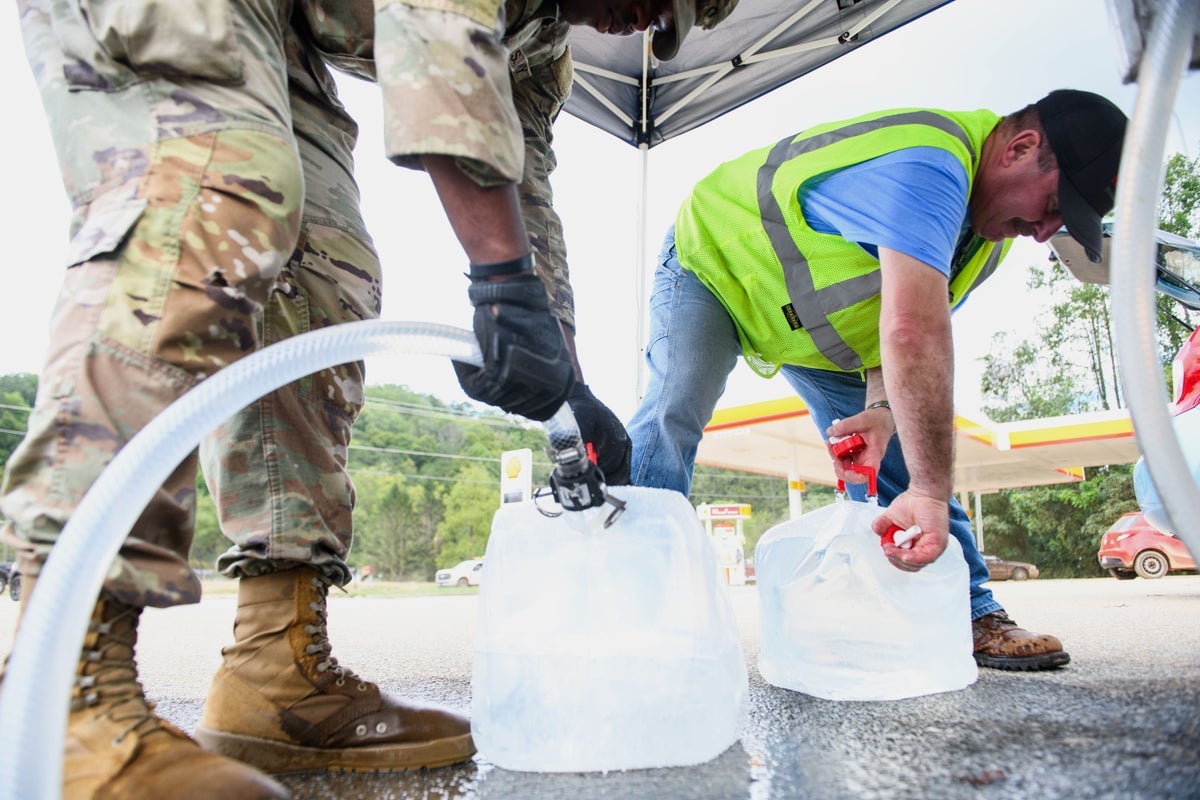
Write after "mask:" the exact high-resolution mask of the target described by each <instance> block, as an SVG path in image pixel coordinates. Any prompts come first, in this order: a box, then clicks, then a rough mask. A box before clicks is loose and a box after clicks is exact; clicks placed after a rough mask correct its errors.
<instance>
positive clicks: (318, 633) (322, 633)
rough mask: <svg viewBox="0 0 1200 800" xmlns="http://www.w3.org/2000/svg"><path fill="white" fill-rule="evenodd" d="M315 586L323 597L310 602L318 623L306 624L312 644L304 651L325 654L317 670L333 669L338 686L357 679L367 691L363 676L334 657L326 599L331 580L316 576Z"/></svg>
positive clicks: (359, 689)
mask: <svg viewBox="0 0 1200 800" xmlns="http://www.w3.org/2000/svg"><path fill="white" fill-rule="evenodd" d="M312 585H313V587H314V588H315V589H316V590H317V591H318V592H319V593H320V595H321V599H320V600H314V601H313V602H311V603H309V604H308V608H309V610H310V611H312V612H313V615H314V616H316V618H317V624H316V625H305V626H304V632H305V633H306V634H308V635H309V636H311V637H312V644H310V645H308V646H307V647H305V648H304V652H305V653H307V654H308V655H310V656H311V655H317V654H318V653H320V654H323V656H324V658H323V659H322V660H321V661H319V662H317V672H322V673H323V672H327V671H332V672H333V674H334V675H335V676H336V683H337V685H338V686H344V685H346V683H347V681H357V682H358V691H360V692H365V691H366V690H367V683H366V681H364V680H363V679H362V678H360V677H358V675H356V674H355V673H354V671H353V670H351V669H350V668H349V667H344V666H342V665H341V664H339V663H338V660H337V659H336V658H334V657H333V655H332V653H333V644H332V643H331V642H330V641H329V629H328V622H327V619H326V614H327V610H326V609H327V605H326V600H327V599H328V596H329V586H330V582H329V581H328V580H327V579H325V578H324V577H314V578H313V579H312Z"/></svg>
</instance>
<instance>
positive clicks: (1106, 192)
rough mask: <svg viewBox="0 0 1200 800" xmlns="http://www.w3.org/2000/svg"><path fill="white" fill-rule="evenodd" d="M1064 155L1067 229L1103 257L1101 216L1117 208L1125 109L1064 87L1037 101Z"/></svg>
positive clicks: (1057, 151) (1061, 178) (1061, 182)
mask: <svg viewBox="0 0 1200 800" xmlns="http://www.w3.org/2000/svg"><path fill="white" fill-rule="evenodd" d="M1037 111H1038V116H1039V117H1040V118H1041V120H1042V127H1043V128H1045V129H1046V138H1048V139H1049V140H1050V147H1051V149H1053V150H1054V155H1055V156H1056V157H1057V159H1058V169H1059V173H1058V208H1059V213H1061V214H1062V218H1063V224H1064V225H1066V227H1067V231H1068V232H1069V233H1070V234H1071V236H1073V237H1074V238H1075V240H1076V241H1078V242H1079V243H1080V244H1081V245H1083V249H1084V251H1086V252H1087V256H1088V259H1089V260H1091V261H1092V262H1099V261H1100V258H1101V242H1102V238H1103V237H1102V235H1101V231H1100V220H1101V219H1102V218H1103V217H1104V215H1105V214H1107V213H1108V212H1110V211H1112V209H1113V205H1114V203H1115V198H1116V190H1117V168H1118V167H1119V166H1120V163H1121V148H1122V147H1123V146H1124V144H1125V124H1126V122H1127V121H1128V120H1127V118H1126V117H1125V114H1124V112H1122V111H1121V109H1119V108H1117V107H1116V106H1115V105H1113V104H1112V103H1111V102H1110V101H1109V100H1108V99H1106V98H1104V97H1101V96H1100V95H1098V94H1093V93H1092V92H1083V91H1079V90H1077V89H1059V90H1057V91H1054V92H1051V93H1050V94H1048V95H1046V96H1045V97H1043V98H1042V99H1041V100H1039V101H1038V102H1037Z"/></svg>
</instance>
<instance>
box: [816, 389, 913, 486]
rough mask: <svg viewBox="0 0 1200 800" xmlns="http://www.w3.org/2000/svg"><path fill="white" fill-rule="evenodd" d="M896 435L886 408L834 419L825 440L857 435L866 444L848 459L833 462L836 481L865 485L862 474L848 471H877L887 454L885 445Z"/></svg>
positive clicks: (864, 477)
mask: <svg viewBox="0 0 1200 800" xmlns="http://www.w3.org/2000/svg"><path fill="white" fill-rule="evenodd" d="M895 432H896V423H895V422H894V421H893V420H892V412H891V411H890V410H888V409H886V408H872V409H871V410H869V411H863V412H861V413H859V414H855V415H854V416H853V417H847V418H846V419H839V420H834V422H833V424H832V425H830V426H829V427H828V428H826V429H825V437H826V438H827V439H832V438H838V437H843V436H849V435H851V434H854V433H857V434H858V435H859V436H861V437H862V438H863V441H864V442H866V445H867V446H866V449H864V450H863V451H861V452H859V453H855V454H854V455H853V456H851V457H849V458H835V459H833V471H834V474H836V475H837V478H838V480H842V481H845V482H846V483H848V484H849V483H866V481H867V478H866V476H865V475H863V474H862V473H861V472H855V471H854V470H847V469H846V467H847V466H848V465H850V464H855V465H858V466H867V467H871V468H872V469H875V470H878V469H879V465H880V464H881V463H882V462H883V456H884V455H885V454H886V453H887V447H888V443H889V442H890V441H891V440H892V434H894V433H895Z"/></svg>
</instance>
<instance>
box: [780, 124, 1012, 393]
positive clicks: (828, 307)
mask: <svg viewBox="0 0 1200 800" xmlns="http://www.w3.org/2000/svg"><path fill="white" fill-rule="evenodd" d="M891 125H927V126H929V127H933V128H937V129H939V130H941V131H943V132H945V133H948V134H950V135H952V136H954V137H955V138H957V139H958V140H959V141H961V142H962V144H963V146H964V148H965V149H966V150H967V152H968V153H970V154H971V162H972V164H974V163H975V162H976V161H977V160H978V158H979V154H978V153H976V152H975V150H974V148H973V147H972V145H971V141H970V140H969V139H968V138H967V135H966V133H965V132H964V131H963V130H962V128H960V127H959V126H958V125H956V124H955V123H954V121H953V120H950V119H947V118H945V117H943V116H940V115H938V114H933V113H931V112H929V111H912V112H905V113H902V114H894V115H892V116H887V117H880V118H878V119H872V120H865V121H862V122H857V123H855V124H853V125H849V126H847V127H844V128H838V129H837V130H833V131H826V132H824V133H819V134H817V135H815V136H812V137H809V138H806V139H800V140H799V141H796V140H795V139H794V138H792V137H789V138H787V139H784V140H782V141H780V142H779V143H778V144H776V145H775V146H774V147H772V148H771V152H770V154H769V155H768V156H767V160H766V162H765V163H764V164H763V165H762V166H761V167H760V168H759V171H758V181H757V182H758V205H759V214H760V215H761V216H762V224H763V229H764V230H765V231H766V233H767V238H768V239H769V240H770V242H771V246H772V247H773V248H774V250H775V256H776V258H778V259H779V263H780V264H782V265H783V274H784V282H785V283H786V285H787V291H788V295H790V297H791V300H792V306H793V308H794V309H795V311H796V314H797V316H798V317H799V320H800V324H801V326H803V328H804V329H805V330H806V331H808V335H809V336H810V337H812V341H813V344H814V345H815V346H816V348H817V349H818V350H819V351H820V353H821V355H823V356H824V357H825V358H827V359H829V361H830V362H832V363H833V364H836V365H837V367H838V368H839V369H843V370H846V371H856V370H860V369H862V366H863V364H862V359H860V358H859V356H858V353H856V352H854V349H853V348H852V347H850V345H848V344H847V343H846V341H845V340H844V339H842V337H841V335H840V334H839V333H838V332H837V330H836V329H835V328H834V327H833V325H832V324H831V323H830V322H829V314H831V313H833V312H835V311H840V310H841V309H843V308H847V307H849V306H852V305H854V304H855V303H858V302H861V301H863V300H866V299H868V298H870V297H873V296H875V295H877V294H879V292H880V288H881V285H882V279H881V275H880V272H879V270H876V271H874V272H871V273H869V274H867V275H860V276H859V277H857V278H851V279H849V280H845V281H841V282H839V283H835V284H833V285H831V286H827V287H825V288H824V289H817V288H816V287H815V286H814V285H813V279H812V271H811V270H810V269H809V266H808V259H807V258H805V256H804V254H803V253H801V252H800V250H799V248H797V247H796V243H795V241H794V240H793V239H792V235H791V233H790V232H789V231H788V227H787V224H786V223H785V222H784V219H783V209H782V208H780V206H779V203H778V202H776V200H775V196H774V194H773V193H772V192H771V188H772V187H773V186H774V183H775V173H776V172H777V171H778V170H779V168H780V167H781V166H782V165H783V164H785V163H787V162H788V161H791V160H792V159H793V158H796V157H798V156H801V155H804V154H806V153H810V152H812V151H814V150H818V149H820V148H822V147H825V146H827V145H829V144H832V143H833V142H835V141H838V140H841V139H847V138H851V137H854V136H860V135H862V134H865V133H870V132H871V131H874V130H878V129H879V128H885V127H888V126H891ZM1000 250H1001V249H1000V248H996V249H995V251H994V252H993V253H992V258H991V259H989V265H988V267H986V268H985V269H984V270H983V271H982V272H981V276H980V277H979V278H978V279H977V280H976V281H974V282H973V283H972V288H974V285H975V284H977V283H978V282H979V281H980V280H983V278H984V277H987V275H990V274H991V273H992V271H993V270H995V268H996V265H997V264H999V262H1000Z"/></svg>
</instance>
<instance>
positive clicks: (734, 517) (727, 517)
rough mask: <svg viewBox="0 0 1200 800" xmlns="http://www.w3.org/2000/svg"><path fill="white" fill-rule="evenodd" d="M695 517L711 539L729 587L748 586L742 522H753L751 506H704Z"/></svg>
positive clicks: (707, 504)
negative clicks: (697, 517)
mask: <svg viewBox="0 0 1200 800" xmlns="http://www.w3.org/2000/svg"><path fill="white" fill-rule="evenodd" d="M696 514H697V515H698V516H699V517H700V521H701V522H703V523H704V530H706V531H707V532H708V535H709V536H710V537H712V542H713V547H714V548H715V549H716V551H717V564H718V572H719V573H720V575H721V577H723V578H724V579H725V582H726V583H728V584H729V585H730V586H745V585H746V535H745V533H744V532H743V531H742V521H743V520H747V519H750V514H751V510H750V504H749V503H719V504H717V503H713V504H709V503H701V504H700V505H699V506H697V507H696Z"/></svg>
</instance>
